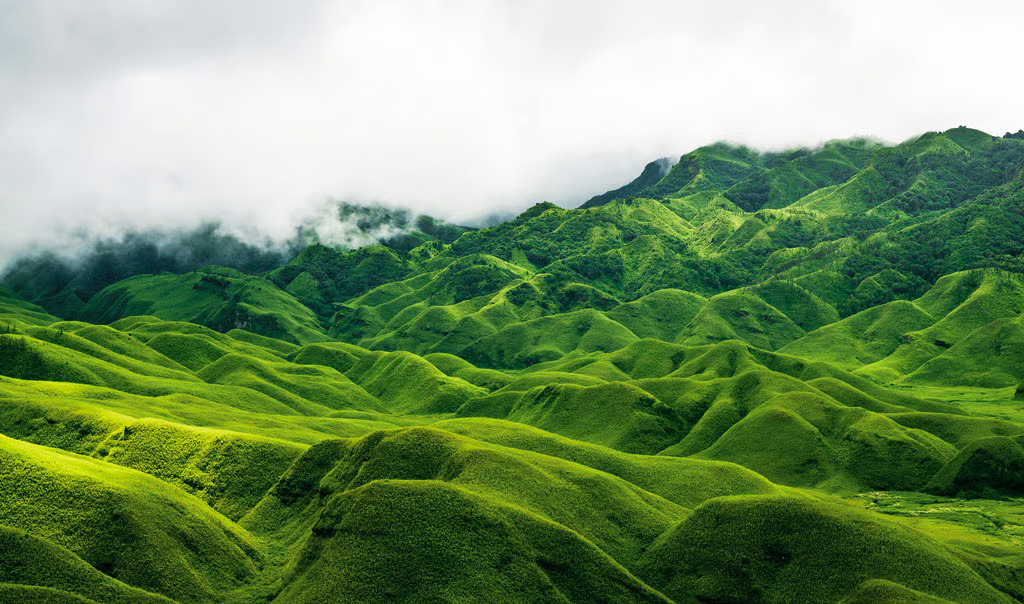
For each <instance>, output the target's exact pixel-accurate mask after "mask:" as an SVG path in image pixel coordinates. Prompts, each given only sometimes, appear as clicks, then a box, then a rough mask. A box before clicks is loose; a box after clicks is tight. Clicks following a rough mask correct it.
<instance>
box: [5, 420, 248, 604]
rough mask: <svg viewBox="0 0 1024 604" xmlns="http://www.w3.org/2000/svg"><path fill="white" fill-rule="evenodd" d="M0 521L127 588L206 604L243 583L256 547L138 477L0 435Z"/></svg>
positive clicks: (195, 505)
mask: <svg viewBox="0 0 1024 604" xmlns="http://www.w3.org/2000/svg"><path fill="white" fill-rule="evenodd" d="M0 482H2V485H0V524H2V525H7V526H10V527H12V528H16V529H20V530H22V531H25V532H28V533H31V534H32V535H35V536H38V537H42V538H44V539H47V540H48V541H51V542H53V543H55V544H56V545H59V546H61V547H63V548H64V549H66V550H68V551H70V552H72V553H74V554H75V555H76V556H78V557H79V558H81V559H83V560H85V561H86V562H88V563H89V564H91V565H92V566H93V567H95V568H96V569H99V570H100V571H102V572H103V573H105V574H107V575H110V576H111V577H113V578H115V579H118V580H119V581H122V582H124V583H127V584H128V585H131V586H133V587H138V588H141V589H145V590H148V591H155V592H157V593H161V594H163V595H166V596H168V597H171V598H172V599H175V600H181V601H191V602H199V601H209V600H212V599H214V598H215V597H216V594H221V593H224V592H227V591H231V590H234V589H238V588H240V587H242V586H243V585H244V584H245V583H246V582H247V581H250V580H252V579H253V578H254V577H255V575H256V572H257V567H258V565H259V564H260V563H261V559H262V554H261V553H260V547H259V545H258V543H257V541H256V540H255V539H254V538H253V537H252V536H251V535H249V534H248V533H246V532H245V531H243V530H241V529H239V528H238V527H236V526H234V525H233V524H232V523H231V522H230V521H228V520H227V519H226V518H225V517H223V516H221V515H219V514H217V513H216V512H214V511H212V510H210V509H209V508H208V507H206V506H205V505H204V504H203V503H202V502H201V501H199V500H198V499H195V498H194V497H192V496H190V495H187V494H185V493H184V492H182V491H180V490H178V489H175V488H174V487H172V486H170V485H168V484H166V483H164V482H162V481H160V480H158V479H156V478H152V477H150V476H147V475H146V474H143V473H141V472H137V471H135V470H129V469H125V468H120V467H118V466H115V465H112V464H106V463H103V462H99V461H96V460H92V459H88V458H85V457H79V456H75V455H73V454H70V453H64V452H60V451H57V450H54V449H47V448H44V447H39V446H36V445H30V444H27V443H23V442H19V441H15V440H12V439H9V438H6V437H0Z"/></svg>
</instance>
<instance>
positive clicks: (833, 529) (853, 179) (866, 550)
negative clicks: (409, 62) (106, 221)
mask: <svg viewBox="0 0 1024 604" xmlns="http://www.w3.org/2000/svg"><path fill="white" fill-rule="evenodd" d="M1022 168H1024V140H1022V139H1019V138H1012V137H1007V138H999V137H993V136H991V135H988V134H985V133H982V132H979V131H976V130H971V129H967V128H957V129H953V130H948V131H945V132H932V133H927V134H925V135H923V136H920V137H916V138H914V139H912V140H909V141H906V142H904V143H901V144H899V145H885V144H881V143H878V142H874V141H868V140H859V139H855V140H843V141H833V142H829V143H826V144H824V145H822V146H821V147H820V148H816V149H796V150H790V151H785V152H771V153H762V152H758V151H755V150H752V149H748V148H744V147H737V146H733V145H728V144H724V143H719V144H715V145H710V146H707V147H702V148H700V149H697V150H695V151H693V152H691V153H688V154H686V155H683V156H681V157H680V158H679V160H678V161H676V162H675V163H673V162H672V161H671V160H657V161H655V162H652V163H651V164H649V165H648V166H647V167H646V168H645V169H644V170H643V172H642V173H641V174H640V175H639V176H638V177H637V178H636V179H635V180H633V181H632V182H630V183H628V184H626V185H624V186H623V187H621V188H619V189H615V190H612V191H609V192H608V193H606V194H603V195H599V196H597V197H594V198H592V199H590V200H589V201H587V202H586V203H585V204H584V205H583V207H581V208H577V209H565V208H561V207H557V206H555V205H553V204H538V205H536V206H534V207H532V208H530V209H528V210H526V211H525V212H523V213H522V214H520V215H519V216H517V217H516V218H514V219H512V220H509V221H507V222H503V223H501V224H498V225H495V226H492V227H488V228H481V229H465V228H461V227H455V226H453V225H449V224H447V223H443V222H441V221H435V220H433V219H428V218H426V217H420V218H417V219H414V218H413V217H412V216H411V215H410V214H408V213H404V214H403V213H401V212H394V213H392V212H389V211H384V210H382V209H377V210H367V209H359V208H356V207H354V206H345V205H342V206H339V215H338V220H339V223H344V224H356V225H357V226H358V229H357V232H356V234H355V235H353V237H356V235H358V237H361V239H352V240H350V241H349V243H348V244H346V245H331V244H330V242H326V241H322V240H302V242H301V243H302V244H301V245H297V246H296V247H295V248H294V249H293V250H292V252H290V253H288V254H284V255H280V254H278V255H274V254H270V253H269V252H268V253H267V254H263V255H260V254H255V252H254V253H253V254H249V255H246V254H241V255H239V256H238V257H239V258H242V259H243V260H244V261H241V260H240V261H239V262H218V263H214V264H210V263H204V264H195V262H196V261H198V259H200V258H202V259H206V258H210V257H211V256H215V254H210V253H205V252H203V253H199V252H197V253H196V254H195V255H194V257H191V258H189V259H185V260H181V261H180V263H179V264H177V265H173V266H172V265H171V264H169V263H170V260H167V259H163V260H160V259H159V258H158V260H154V261H153V262H151V263H148V264H147V263H145V262H141V261H140V262H138V263H135V264H134V265H130V263H128V262H121V261H120V260H118V261H117V262H114V264H116V265H117V269H116V270H112V271H108V272H107V273H103V274H101V272H100V271H98V269H95V267H94V268H90V269H88V270H85V271H84V272H82V271H79V272H76V270H77V269H75V267H74V266H72V265H70V264H61V263H60V262H58V261H57V260H55V259H54V258H53V257H50V256H47V257H36V258H27V259H24V260H22V261H20V262H18V263H16V264H14V265H13V266H12V268H10V269H9V270H8V271H7V272H6V273H5V275H4V278H3V283H4V287H2V288H0V600H3V601H8V600H9V601H28V602H34V601H40V602H42V601H57V602H64V601H66V602H86V603H88V602H171V601H176V602H197V603H198V602H211V603H213V602H217V603H220V602H226V603H235V602H238V603H243V602H244V603H254V602H281V603H285V602H311V603H312V602H325V601H338V602H377V601H380V602H384V601H448V602H469V601H509V602H548V601H551V602H559V601H560V602H566V601H570V602H578V601H579V602H586V601H594V602H630V601H642V602H677V603H683V602H686V603H697V602H765V603H781V602H814V603H817V602H821V603H829V604H836V603H839V602H845V603H856V602H959V603H961V604H970V603H975V602H994V603H1000V602H1005V603H1012V602H1024V521H1022V518H1024V481H1022V480H1021V473H1022V472H1024V406H1022V405H1021V396H1022V395H1021V391H1022V388H1024V387H1022V384H1024V257H1022V254H1024V237H1022V236H1021V233H1024V174H1022ZM368 234H370V235H374V236H373V237H369V239H367V238H366V237H367V236H368ZM377 235H379V237H378V236H377ZM374 239H376V240H378V243H372V241H373V240H374ZM204 241H210V239H206V240H204ZM214 241H221V242H222V243H223V242H224V241H226V240H222V239H216V238H215V239H214ZM353 241H358V242H359V244H357V245H352V242H353ZM129 243H131V244H132V245H135V246H136V247H133V248H131V249H135V250H136V251H137V250H138V249H139V248H138V247H137V244H138V242H134V243H132V242H129ZM362 243H365V245H361V244H362ZM108 245H110V246H112V247H108V248H104V250H103V252H104V253H105V254H107V255H108V259H118V258H121V259H123V258H127V257H129V256H128V255H127V254H129V251H128V249H129V248H120V247H118V245H117V244H115V243H109V244H108ZM224 245H225V246H227V247H228V248H231V249H236V251H237V250H238V249H242V248H234V247H232V246H233V245H234V244H233V243H232V244H228V243H224ZM245 249H249V248H245ZM253 249H256V248H253ZM89 266H92V265H89ZM168 267H169V268H168ZM83 270H84V269H83ZM48 271H49V272H48ZM104 274H105V275H106V277H104V276H103V275H104Z"/></svg>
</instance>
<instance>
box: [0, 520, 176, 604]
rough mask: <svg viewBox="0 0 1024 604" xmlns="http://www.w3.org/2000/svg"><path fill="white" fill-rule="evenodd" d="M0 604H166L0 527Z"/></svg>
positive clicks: (51, 545)
mask: <svg viewBox="0 0 1024 604" xmlns="http://www.w3.org/2000/svg"><path fill="white" fill-rule="evenodd" d="M0 601H3V602H61V601H67V602H93V601H95V602H110V603H111V604H169V603H170V602H171V600H170V599H168V598H165V597H163V596H159V595H156V594H153V593H149V592H146V591H143V590H141V589H138V588H135V587H130V586H128V585H126V584H124V583H122V582H120V581H118V580H117V579H114V578H112V577H110V576H108V575H106V574H103V573H102V572H100V571H98V570H96V568H94V567H93V566H91V565H90V564H88V563H87V562H85V561H84V560H82V559H81V558H79V557H78V556H76V555H75V554H73V553H72V552H70V551H68V550H67V549H64V548H62V547H60V546H59V545H56V544H54V543H52V542H50V541H47V540H45V539H41V538H39V537H35V536H33V535H30V534H28V533H26V532H24V531H20V530H17V529H13V528H10V527H6V526H0Z"/></svg>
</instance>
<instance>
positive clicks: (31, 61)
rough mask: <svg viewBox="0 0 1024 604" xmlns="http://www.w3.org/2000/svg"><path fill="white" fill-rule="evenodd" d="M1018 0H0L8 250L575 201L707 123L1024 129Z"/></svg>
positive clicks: (726, 131) (783, 143) (1, 231)
mask: <svg viewBox="0 0 1024 604" xmlns="http://www.w3.org/2000/svg"><path fill="white" fill-rule="evenodd" d="M1022 24H1024V3H1022V2H1016V1H1005V2H997V1H992V0H973V1H971V2H964V1H962V0H961V1H956V2H951V1H945V0H932V1H921V2H917V1H903V2H900V1H898V0H858V1H856V2H854V1H806V2H796V1H781V2H769V1H746V0H720V1H710V0H708V1H704V2H678V1H677V2H669V1H653V0H651V1H642V0H630V1H625V0H623V1H613V0H579V1H577V0H569V1H554V0H550V1H539V0H506V1H497V0H493V1H491V0H466V1H459V0H452V1H428V0H422V1H418V0H408V1H402V0H372V1H346V0H341V1H334V2H328V1H326V0H306V1H303V0H292V1H288V2H285V1H283V0H281V1H277V2H271V1H267V0H219V1H217V2H211V1H209V0H201V1H200V0H90V1H89V2H83V1H81V0H0V264H3V262H4V261H5V260H6V259H8V258H9V257H10V256H11V255H12V254H14V253H15V252H17V251H18V250H20V249H23V248H24V247H25V246H26V245H28V244H30V243H33V242H35V243H43V244H47V245H61V242H62V241H64V240H65V239H66V237H67V234H68V233H69V232H70V231H72V230H75V229H80V230H84V231H86V232H89V233H96V234H113V233H117V232H118V230H120V229H124V228H130V227H136V228H145V227H152V226H164V227H167V226H182V227H190V226H193V225H195V224H197V223H198V222H201V221H204V220H211V219H219V220H222V221H224V222H225V224H227V225H229V226H230V227H231V228H234V229H247V230H249V231H252V232H260V233H265V234H267V235H270V236H273V237H283V236H285V235H287V234H289V233H290V232H291V229H292V228H293V226H294V225H295V224H296V223H297V222H298V221H300V220H303V219H304V217H306V216H308V215H309V214H311V213H313V212H315V211H316V210H315V208H316V207H317V206H318V205H320V204H322V203H323V201H324V200H325V199H327V198H338V199H347V200H351V201H362V202H378V203H383V204H386V205H393V206H403V207H408V208H410V209H413V210H415V211H418V212H423V213H429V214H432V215H435V216H442V217H446V218H449V219H452V220H455V221H472V220H474V219H479V218H481V217H483V216H486V215H488V214H494V213H508V212H515V211H519V210H522V209H524V208H525V207H528V206H529V205H532V204H533V203H536V202H538V201H543V200H550V201H554V202H556V203H559V204H562V205H566V206H575V205H578V204H579V203H581V202H582V201H584V200H586V199H587V198H588V197H590V196H591V195H594V194H597V193H601V192H603V191H605V190H607V189H609V188H614V187H616V186H619V185H621V184H624V183H625V182H628V181H629V180H630V179H632V178H633V177H634V176H636V175H637V174H639V172H640V170H641V169H642V168H643V166H644V164H645V163H647V162H648V161H650V160H653V159H655V158H658V157H661V156H672V157H678V156H679V155H681V154H682V153H685V152H687V151H689V150H691V149H693V148H695V147H698V146H700V145H703V144H708V143H711V142H714V141H716V140H729V141H734V142H742V143H746V144H750V145H753V146H756V147H759V148H781V147H787V146H793V145H815V144H818V143H820V142H822V141H824V140H827V139H831V138H847V137H851V136H858V135H871V136H876V137H880V138H883V139H886V140H891V141H900V140H904V139H906V138H908V137H910V136H912V135H914V134H918V133H921V132H924V131H928V130H941V129H946V128H950V127H953V126H957V125H960V124H965V125H969V126H972V127H975V128H980V129H982V130H985V131H987V132H990V133H993V134H999V135H1001V134H1003V133H1004V132H1006V131H1007V130H1012V131H1016V130H1018V129H1020V128H1024V110H1022V107H1024V102H1022V99H1024V78H1022V77H1021V58H1022V51H1021V49H1020V48H1021V47H1020V28H1021V25H1022Z"/></svg>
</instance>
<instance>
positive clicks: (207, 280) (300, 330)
mask: <svg viewBox="0 0 1024 604" xmlns="http://www.w3.org/2000/svg"><path fill="white" fill-rule="evenodd" d="M132 315H154V316H157V317H160V318H161V319H166V320H171V321H193V322H196V323H202V324H204V325H209V326H210V327H213V328H214V329H218V330H220V331H228V330H231V329H235V328H241V329H246V330H248V331H253V332H256V333H258V334H262V335H266V336H270V337H274V338H279V339H283V340H287V341H291V342H303V343H304V342H316V341H321V340H325V339H326V337H325V336H324V335H323V334H322V333H321V331H322V328H321V327H320V324H319V321H318V319H317V317H316V315H315V314H314V313H313V312H312V311H311V310H310V309H309V308H307V307H306V306H304V305H302V304H301V303H300V302H298V301H297V300H296V299H295V298H294V297H292V296H290V295H288V294H287V293H286V292H284V291H282V290H281V289H279V288H278V287H277V286H276V285H274V284H273V283H272V282H270V281H268V280H266V279H261V278H258V277H252V276H247V275H243V274H242V273H239V272H238V271H233V270H231V269H225V268H218V267H207V268H206V269H203V270H199V271H196V272H193V273H186V274H184V275H139V276H137V277H131V278H129V279H125V280H124V281H119V282H117V283H115V284H113V285H110V286H108V287H106V288H104V289H103V290H102V291H100V292H98V293H97V294H96V295H95V296H93V298H92V299H90V300H89V303H88V304H86V305H85V307H84V308H83V309H82V311H81V317H82V318H84V319H86V320H88V321H92V322H96V323H111V322H113V321H115V320H117V319H120V318H122V317H127V316H132Z"/></svg>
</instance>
